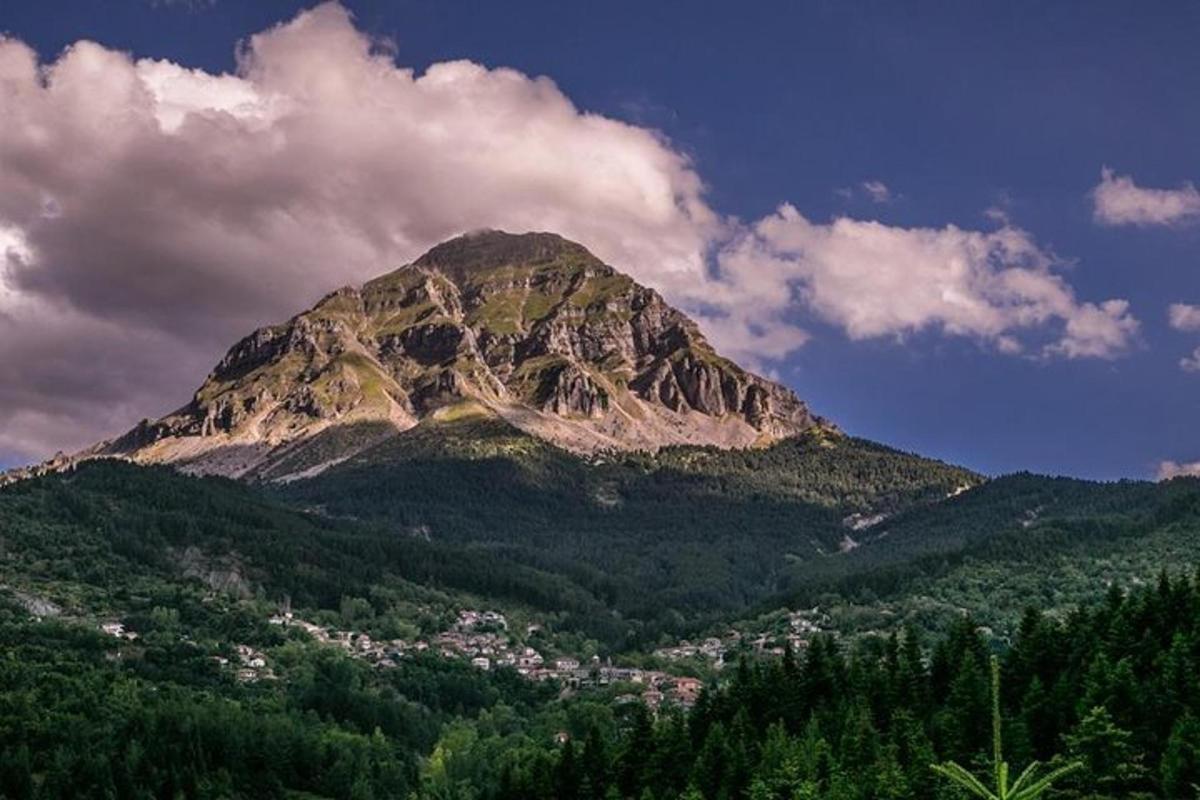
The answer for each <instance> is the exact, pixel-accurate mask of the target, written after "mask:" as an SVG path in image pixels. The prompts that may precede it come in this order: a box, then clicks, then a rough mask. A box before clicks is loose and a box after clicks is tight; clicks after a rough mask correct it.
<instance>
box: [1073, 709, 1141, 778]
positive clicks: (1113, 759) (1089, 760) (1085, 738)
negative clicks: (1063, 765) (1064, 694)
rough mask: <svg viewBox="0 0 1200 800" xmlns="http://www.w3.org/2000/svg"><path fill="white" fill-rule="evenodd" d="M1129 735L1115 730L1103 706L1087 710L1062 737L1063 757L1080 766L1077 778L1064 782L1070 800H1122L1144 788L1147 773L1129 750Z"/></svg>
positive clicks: (1137, 754) (1124, 731)
mask: <svg viewBox="0 0 1200 800" xmlns="http://www.w3.org/2000/svg"><path fill="white" fill-rule="evenodd" d="M1132 740H1133V735H1132V734H1131V733H1130V732H1129V731H1127V730H1124V729H1122V728H1119V727H1117V726H1116V724H1115V723H1114V722H1113V719H1112V715H1111V714H1109V713H1108V709H1106V708H1104V706H1096V707H1095V708H1093V709H1091V710H1090V711H1089V712H1088V713H1087V715H1086V716H1084V718H1083V719H1082V720H1080V721H1079V724H1078V725H1076V726H1075V728H1074V729H1073V730H1072V731H1071V732H1070V733H1068V734H1067V735H1066V737H1065V741H1066V745H1067V756H1068V757H1069V758H1071V759H1072V760H1074V761H1078V762H1079V763H1081V764H1083V770H1082V771H1081V774H1083V775H1086V776H1087V778H1088V780H1087V781H1081V780H1079V779H1078V774H1077V775H1073V776H1071V777H1070V778H1068V779H1067V781H1066V786H1065V788H1066V789H1068V790H1069V794H1068V796H1070V797H1087V798H1089V799H1090V798H1099V797H1112V798H1124V797H1128V796H1129V795H1130V793H1132V792H1134V791H1137V790H1138V789H1140V788H1145V783H1146V779H1147V777H1148V771H1147V769H1146V766H1145V764H1143V763H1142V758H1141V755H1140V754H1139V753H1137V752H1136V750H1135V748H1134V747H1133V742H1132Z"/></svg>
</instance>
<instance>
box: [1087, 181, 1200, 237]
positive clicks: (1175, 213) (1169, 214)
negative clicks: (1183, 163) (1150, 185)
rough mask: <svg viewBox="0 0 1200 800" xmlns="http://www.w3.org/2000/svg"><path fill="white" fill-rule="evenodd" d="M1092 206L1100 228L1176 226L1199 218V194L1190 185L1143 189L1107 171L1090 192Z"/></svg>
mask: <svg viewBox="0 0 1200 800" xmlns="http://www.w3.org/2000/svg"><path fill="white" fill-rule="evenodd" d="M1092 202H1093V204H1094V205H1093V215H1094V217H1095V220H1096V222H1098V223H1100V224H1102V225H1140V226H1149V225H1177V224H1180V223H1183V222H1189V221H1193V220H1195V219H1197V218H1200V192H1198V191H1197V190H1196V187H1195V186H1193V185H1192V184H1190V183H1185V184H1183V185H1182V186H1180V187H1179V188H1178V189H1145V188H1143V187H1140V186H1138V185H1136V184H1135V183H1134V182H1133V178H1132V177H1130V176H1128V175H1116V174H1114V173H1113V171H1112V170H1111V169H1109V168H1108V167H1105V168H1104V169H1103V170H1102V171H1101V173H1100V183H1099V184H1097V185H1096V188H1094V189H1093V190H1092Z"/></svg>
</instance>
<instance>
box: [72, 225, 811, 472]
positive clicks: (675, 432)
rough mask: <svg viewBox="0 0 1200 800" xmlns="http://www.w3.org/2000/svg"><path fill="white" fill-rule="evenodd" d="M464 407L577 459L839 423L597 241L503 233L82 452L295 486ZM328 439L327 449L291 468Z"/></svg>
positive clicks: (447, 246) (334, 309) (751, 442)
mask: <svg viewBox="0 0 1200 800" xmlns="http://www.w3.org/2000/svg"><path fill="white" fill-rule="evenodd" d="M461 414H482V415H486V416H492V417H495V418H497V419H500V420H503V421H504V422H505V423H507V424H509V425H511V426H513V427H514V428H516V429H518V430H520V431H523V432H524V433H526V434H529V435H532V436H534V437H536V438H539V439H543V440H545V441H548V442H550V443H552V444H554V445H556V446H558V447H561V448H563V449H565V450H568V451H571V452H574V453H577V454H595V453H599V452H605V451H621V450H651V451H653V450H656V449H658V448H660V447H663V446H668V445H680V444H695V445H714V446H718V447H723V448H740V447H752V446H762V445H767V444H770V443H772V442H776V441H779V440H781V439H785V438H787V437H789V436H793V435H796V434H798V433H801V432H803V431H806V430H810V429H813V428H826V429H830V430H833V429H834V428H833V426H832V425H830V424H829V423H828V422H827V421H825V420H823V419H821V418H819V417H816V416H815V415H813V414H812V413H811V412H810V411H809V409H808V407H807V406H806V405H805V404H804V402H803V401H801V400H800V399H799V398H798V397H797V396H796V395H795V394H794V393H793V392H792V391H791V390H790V389H787V388H786V387H783V386H781V385H779V384H777V383H774V382H772V381H769V380H767V379H765V378H762V377H760V376H757V375H754V374H753V373H750V372H748V371H746V370H744V369H742V368H741V367H740V366H738V365H737V364H736V363H734V362H732V361H730V360H729V359H726V358H723V357H722V356H720V355H719V354H718V353H717V352H716V351H715V350H714V349H713V348H712V346H711V345H710V344H709V343H708V341H707V340H706V339H705V337H704V335H703V334H702V333H701V332H700V329H699V328H698V326H697V325H696V324H695V323H694V322H693V321H692V320H691V319H689V318H688V317H687V316H686V315H685V314H683V313H682V312H680V311H678V310H676V309H674V308H673V307H671V306H670V305H668V304H667V303H666V301H664V300H663V298H662V297H661V296H660V295H659V294H658V293H657V292H655V291H654V290H652V289H649V288H646V287H644V286H641V285H640V284H638V283H636V282H635V281H634V280H633V279H632V278H630V277H628V276H627V275H624V274H623V273H621V272H619V271H618V270H616V269H614V268H613V267H611V266H609V265H607V264H605V263H603V262H602V261H600V260H599V259H598V258H596V257H595V256H594V255H592V254H591V253H590V252H589V251H588V250H587V249H586V248H585V247H583V246H582V245H580V244H578V243H575V242H571V241H568V240H566V239H564V238H562V237H561V236H558V235H557V234H552V233H524V234H510V233H505V232H502V231H492V230H486V231H478V232H474V233H470V234H465V235H463V236H459V237H456V238H454V239H451V240H449V241H446V242H443V243H441V244H439V245H437V246H435V247H433V248H432V249H430V250H429V251H428V252H426V253H425V254H424V255H422V256H421V257H420V258H418V259H416V260H415V261H413V262H411V263H409V264H406V265H404V266H401V267H400V268H398V269H396V270H393V271H392V272H389V273H386V274H384V275H381V276H380V277H378V278H375V279H373V280H370V281H367V282H366V283H365V284H363V285H362V286H361V287H357V288H356V287H343V288H340V289H337V290H335V291H333V292H331V293H329V294H327V295H326V296H325V297H323V298H322V299H321V300H320V301H319V302H318V303H316V304H315V305H314V306H313V307H312V308H310V309H308V310H306V311H304V312H301V313H300V314H297V315H296V316H294V317H292V318H291V319H290V320H288V321H287V322H284V323H281V324H278V325H271V326H267V327H264V328H260V329H259V330H257V331H255V332H253V333H252V334H250V335H249V336H246V337H244V338H243V339H242V340H240V341H239V342H237V343H236V344H235V345H234V346H233V347H232V348H230V350H229V351H228V352H227V353H226V355H225V357H224V358H222V360H221V361H220V362H219V363H218V364H217V366H216V367H215V368H214V370H213V371H212V372H211V373H210V374H209V376H208V377H207V379H206V380H205V381H204V383H203V384H202V385H201V386H200V388H199V389H198V390H197V391H196V393H195V394H194V395H193V398H192V400H191V401H190V402H189V403H188V404H187V405H185V406H184V407H183V408H181V409H178V410H177V411H175V412H172V413H171V414H168V415H166V416H164V417H162V418H160V419H158V420H146V421H143V422H142V423H140V424H139V425H138V426H136V427H135V428H133V429H132V430H130V431H129V432H127V433H126V434H124V435H123V436H121V437H118V438H117V439H114V440H112V441H109V442H104V443H101V444H99V445H97V446H95V447H93V448H91V449H90V450H88V451H85V453H84V454H82V455H83V457H85V458H87V457H103V456H113V457H122V458H129V459H131V460H134V461H138V462H142V463H172V464H175V465H177V466H179V467H181V468H183V469H185V470H187V471H192V472H196V473H205V474H209V473H214V474H222V475H227V476H231V477H254V478H258V479H266V480H282V479H289V478H295V477H297V476H299V477H305V476H308V475H310V474H316V473H318V472H320V471H321V470H322V469H324V468H325V467H327V466H329V465H332V464H335V463H340V462H341V461H343V460H345V459H347V458H350V457H352V456H353V455H355V454H356V453H358V452H360V451H362V450H363V449H366V448H369V447H372V446H374V445H376V444H378V443H380V442H382V441H384V440H386V439H388V438H389V437H391V436H394V435H395V434H397V433H399V432H402V431H405V430H409V429H411V428H413V427H415V426H417V425H418V424H422V423H425V424H436V423H437V422H438V421H439V420H440V419H441V418H443V417H445V416H450V417H453V416H456V415H461ZM318 439H320V440H321V449H322V452H323V453H324V454H325V455H326V456H327V457H325V458H322V459H314V458H313V457H312V456H311V454H309V455H307V456H305V457H303V458H300V459H299V460H300V461H302V462H304V463H305V467H304V468H303V469H302V470H300V471H299V473H297V472H295V471H293V472H288V471H287V470H286V469H282V468H277V467H278V465H279V464H281V463H283V462H295V461H296V460H297V456H299V455H300V451H304V450H306V449H307V447H308V445H310V444H313V443H315V442H316V441H317V440H318Z"/></svg>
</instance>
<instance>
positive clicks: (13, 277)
mask: <svg viewBox="0 0 1200 800" xmlns="http://www.w3.org/2000/svg"><path fill="white" fill-rule="evenodd" d="M0 108H3V109H4V111H3V113H2V114H0V186H3V187H4V189H3V191H2V192H0V254H2V255H3V258H2V259H0V452H4V451H8V452H13V451H19V452H20V454H22V455H24V456H26V457H38V456H41V455H44V454H45V453H46V452H50V451H53V450H54V449H58V448H64V449H71V448H76V447H80V446H83V445H85V444H89V443H90V442H91V441H93V440H95V439H97V438H100V437H102V436H106V435H112V434H114V433H118V432H120V431H121V429H122V428H124V427H125V426H127V425H129V424H131V423H133V422H134V421H136V419H137V418H139V417H141V416H146V415H157V414H160V413H162V412H164V411H166V410H168V409H169V408H171V407H174V406H176V405H178V404H179V403H181V402H182V401H183V400H184V399H185V398H186V397H187V394H188V392H190V390H191V389H192V388H194V384H195V383H196V382H198V380H199V378H200V376H202V375H203V374H204V373H205V372H206V371H207V369H208V367H209V366H211V364H212V363H213V362H215V360H216V359H217V358H218V357H219V356H220V354H221V353H222V352H223V350H224V349H225V347H227V346H228V345H229V344H230V343H231V342H232V341H234V340H236V339H237V338H239V337H240V336H242V335H244V334H245V333H246V332H247V331H248V330H249V329H251V328H253V327H255V326H257V325H261V324H265V323H268V322H275V321H278V320H279V319H281V318H284V317H286V316H287V315H289V314H291V313H293V312H295V311H296V310H298V309H300V308H303V307H305V306H307V305H308V304H310V303H311V302H312V301H313V300H314V299H316V298H317V297H319V296H321V295H322V294H324V293H325V292H326V291H327V290H329V289H330V288H331V287H334V286H338V285H343V284H346V283H354V282H359V281H362V280H364V279H367V278H370V277H373V276H374V275H377V274H379V273H381V272H383V271H386V270H387V269H390V268H392V267H394V266H396V265H398V264H400V263H403V262H405V261H407V260H409V259H411V258H413V257H415V256H416V255H418V254H419V253H420V252H422V251H423V250H424V249H425V248H427V247H428V246H430V245H432V244H434V243H436V242H437V241H440V240H442V239H445V238H447V237H449V236H453V235H455V234H458V233H460V232H462V231H465V230H471V229H476V228H481V227H494V228H502V229H507V230H514V231H523V230H552V231H556V232H559V233H562V234H563V235H565V236H567V237H569V238H572V239H576V240H578V241H580V242H583V243H584V244H586V245H587V246H588V247H590V248H592V249H593V250H594V251H595V252H596V253H597V255H599V256H600V257H602V258H603V259H605V260H606V261H608V262H610V263H612V264H613V265H615V266H617V267H619V268H622V269H624V270H626V271H628V272H629V273H631V274H632V275H634V276H635V277H636V278H638V279H639V280H641V281H642V282H644V283H647V284H649V285H652V286H654V287H656V288H658V289H660V290H662V291H663V292H664V293H665V294H666V295H667V297H668V298H669V299H671V300H673V301H674V302H677V303H680V304H682V305H684V306H685V307H687V308H688V309H689V310H691V311H693V312H694V313H696V314H697V316H698V317H699V318H700V319H701V320H702V322H703V324H704V326H705V328H706V330H707V331H708V332H709V334H710V336H711V337H712V339H713V341H714V343H715V344H717V345H718V347H720V348H722V349H723V350H725V351H726V352H727V353H728V354H730V355H731V356H733V357H735V358H739V359H747V360H751V361H753V362H755V363H757V364H763V365H764V366H769V364H766V362H769V361H778V360H779V359H782V358H783V357H785V356H786V355H788V354H789V353H790V352H792V351H793V350H795V349H796V348H798V347H800V346H802V345H803V344H804V343H805V341H806V340H807V339H808V337H809V334H808V333H807V332H806V330H805V329H804V328H803V326H802V324H801V323H800V322H799V321H798V320H799V318H800V317H802V316H803V315H805V314H816V315H817V316H819V317H820V318H822V319H825V320H828V321H829V322H831V323H833V324H835V325H838V326H839V327H842V328H844V329H845V330H846V332H847V333H848V335H850V336H851V337H853V338H866V337H871V336H901V335H904V334H906V333H908V332H912V331H917V330H924V329H927V328H933V329H937V330H940V331H942V332H944V333H946V334H948V335H960V336H970V337H974V338H978V339H981V340H985V341H990V342H992V343H993V344H994V345H995V347H996V348H997V350H999V351H1000V352H1004V353H1017V352H1029V351H1030V347H1031V346H1032V345H1031V344H1030V343H1029V341H1028V340H1029V339H1030V338H1031V337H1033V336H1034V334H1035V333H1036V331H1037V329H1038V328H1039V327H1040V326H1057V328H1058V329H1060V330H1058V332H1057V333H1055V334H1054V336H1055V339H1054V341H1051V342H1046V343H1043V345H1042V346H1041V347H1040V348H1037V350H1038V352H1044V353H1047V354H1057V355H1062V356H1065V357H1079V356H1084V355H1093V356H1099V357H1110V356H1112V355H1114V354H1115V353H1116V352H1118V351H1120V350H1121V349H1123V347H1124V346H1125V345H1126V344H1127V343H1128V340H1129V339H1130V338H1131V337H1132V336H1133V334H1134V332H1135V331H1136V322H1135V321H1134V320H1133V319H1132V317H1130V316H1129V314H1128V312H1127V310H1126V309H1125V308H1124V306H1123V305H1122V304H1121V302H1120V301H1112V302H1110V303H1107V304H1099V305H1095V304H1090V303H1083V302H1079V301H1077V300H1076V299H1075V298H1074V295H1073V293H1072V291H1071V289H1070V287H1069V286H1068V285H1067V284H1066V283H1065V281H1063V279H1062V278H1061V277H1059V276H1057V275H1055V274H1054V273H1053V272H1052V270H1053V268H1054V267H1055V263H1054V260H1053V259H1052V258H1051V257H1050V256H1048V255H1047V254H1046V253H1044V252H1043V251H1042V250H1041V249H1039V248H1038V247H1037V245H1036V244H1035V243H1034V242H1033V241H1032V240H1031V238H1030V237H1029V236H1028V234H1025V233H1023V232H1021V231H1018V230H1015V229H1012V228H1005V229H1004V230H1001V231H997V232H994V233H974V232H971V231H963V230H959V229H957V228H953V227H947V228H944V229H937V230H934V229H906V228H894V227H889V226H886V225H882V224H879V223H873V222H860V221H854V220H836V221H834V222H832V223H829V224H816V223H811V222H809V221H807V220H805V219H804V218H803V217H801V216H800V215H799V213H798V212H796V211H795V210H794V209H791V207H790V206H785V207H783V208H781V210H780V212H779V213H778V214H776V215H772V216H770V217H768V218H767V219H765V220H763V221H761V222H760V223H758V224H757V225H753V226H747V225H743V224H741V223H737V222H735V221H732V220H728V219H724V218H722V217H721V216H719V215H718V214H716V213H715V212H714V211H713V210H712V209H711V208H710V207H709V205H708V204H707V202H706V200H705V196H704V184H703V181H702V180H701V178H700V176H699V174H698V172H697V171H696V169H695V167H694V165H693V164H692V163H691V162H690V161H689V160H688V158H687V157H686V156H685V155H683V154H682V153H681V152H680V151H679V150H678V149H676V148H674V147H673V146H672V145H671V143H670V142H668V141H666V140H665V139H664V138H663V137H662V136H661V135H659V134H657V133H655V132H654V131H651V130H647V129H645V128H640V127H637V126H634V125H630V124H626V123H623V122H619V121H616V120H613V119H608V118H605V117H603V116H600V115H597V114H593V113H588V112H586V111H582V110H580V109H578V108H576V107H575V106H574V105H573V104H572V102H571V101H570V99H569V98H567V97H566V96H565V95H564V94H563V93H562V92H561V91H560V90H559V89H558V88H557V87H556V86H555V85H554V83H553V82H552V81H550V80H549V79H547V78H544V77H530V76H527V75H524V74H521V73H519V72H516V71H514V70H511V69H504V68H497V69H488V68H485V67H483V66H480V65H478V64H475V63H472V62H469V61H454V62H446V63H438V64H433V65H432V66H430V67H429V68H428V69H427V70H425V72H424V73H416V72H414V71H413V70H411V69H407V68H404V67H403V66H400V65H398V64H397V63H396V60H395V57H394V52H393V50H392V49H391V48H389V47H388V46H387V45H386V44H385V43H381V42H377V41H373V40H371V39H370V38H369V37H368V36H366V35H364V34H363V33H362V32H360V31H358V30H356V29H355V27H354V25H353V22H352V20H351V18H350V16H349V14H348V12H346V11H345V10H344V9H343V8H342V7H340V6H338V5H332V4H327V5H322V6H319V7H317V8H315V9H313V10H311V11H307V12H304V13H301V14H299V15H298V16H297V17H296V18H295V19H294V20H292V21H290V22H288V23H286V24H283V25H279V26H276V27H274V28H271V29H270V30H267V31H265V32H263V33H260V34H258V35H256V36H253V37H251V38H250V39H249V40H248V42H247V43H246V44H245V45H244V47H243V48H242V49H241V51H240V52H239V59H238V69H237V72H236V73H235V74H228V75H213V74H210V73H207V72H204V71H201V70H194V69H188V68H186V67H184V66H180V65H177V64H173V63H170V62H166V61H154V60H146V59H143V60H135V59H133V58H131V57H130V56H128V55H127V54H124V53H121V52H117V51H114V50H110V49H108V48H105V47H103V46H101V45H99V44H96V43H92V42H86V41H85V42H78V43H76V44H74V45H72V46H71V47H69V48H67V49H66V50H65V51H64V52H63V53H62V54H61V55H60V56H59V57H58V58H57V59H56V60H55V61H53V62H52V63H49V64H42V63H39V61H38V59H37V56H36V54H35V53H34V52H33V50H32V49H30V48H29V47H27V46H26V45H24V44H22V43H21V42H19V41H16V40H14V39H5V38H2V37H0ZM868 183H871V182H868ZM877 188H878V189H880V190H886V188H887V187H885V186H883V184H879V185H878V187H877ZM864 189H865V190H866V191H871V190H870V189H869V188H867V187H864ZM889 194H890V193H889Z"/></svg>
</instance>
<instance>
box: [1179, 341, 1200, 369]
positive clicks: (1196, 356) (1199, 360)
mask: <svg viewBox="0 0 1200 800" xmlns="http://www.w3.org/2000/svg"><path fill="white" fill-rule="evenodd" d="M1179 368H1180V369H1181V370H1183V371H1184V372H1200V347H1197V348H1196V349H1195V350H1193V351H1192V354H1191V355H1188V356H1184V357H1183V358H1181V359H1179Z"/></svg>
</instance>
